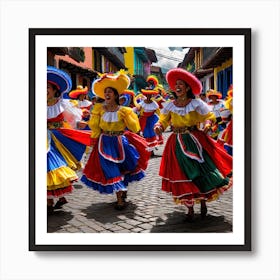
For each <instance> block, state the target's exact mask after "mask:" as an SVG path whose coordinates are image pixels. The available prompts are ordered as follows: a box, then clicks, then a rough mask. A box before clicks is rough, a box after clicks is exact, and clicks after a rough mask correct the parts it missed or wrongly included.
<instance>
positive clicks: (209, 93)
mask: <svg viewBox="0 0 280 280" xmlns="http://www.w3.org/2000/svg"><path fill="white" fill-rule="evenodd" d="M213 95H214V96H217V98H222V96H223V95H222V94H221V93H220V92H219V91H216V90H214V89H209V90H208V91H207V93H206V97H207V98H209V97H210V96H213Z"/></svg>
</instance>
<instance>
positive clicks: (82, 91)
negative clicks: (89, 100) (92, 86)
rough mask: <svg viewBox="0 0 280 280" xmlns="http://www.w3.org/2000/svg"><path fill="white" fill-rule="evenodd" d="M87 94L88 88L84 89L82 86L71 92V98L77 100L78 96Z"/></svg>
mask: <svg viewBox="0 0 280 280" xmlns="http://www.w3.org/2000/svg"><path fill="white" fill-rule="evenodd" d="M87 92H88V88H87V87H85V88H83V87H82V86H77V89H75V90H72V91H70V92H69V97H70V98H74V99H75V98H78V96H79V95H81V94H87Z"/></svg>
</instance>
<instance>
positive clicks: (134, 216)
mask: <svg viewBox="0 0 280 280" xmlns="http://www.w3.org/2000/svg"><path fill="white" fill-rule="evenodd" d="M151 35H152V36H151ZM250 36H251V31H250V29H30V30H29V42H30V45H29V54H30V56H29V58H30V60H29V80H30V89H29V92H30V98H29V104H30V113H29V122H30V143H29V145H30V189H29V198H30V204H29V220H30V221H29V222H30V223H29V224H30V227H29V250H31V251H61V250H64V251H77V250H79V251H102V250H107V251H108V250H110V251H118V250H120V251H123V250H127V251H145V250H155V251H157V250H165V251H180V250H181V251H188V250H192V251H195V250H198V251H201V250H203V251H210V250H215V251H217V250H221V251H250V250H251V236H250V232H251V218H250V212H251V200H250V187H251V186H250V184H251V177H250V176H251V174H250V164H251V162H250V134H251V132H250V131H251V127H250V125H251V124H250V111H251V107H250V106H251V105H250V102H251V100H250V95H251V92H250V91H251V89H250V84H251V82H250V79H251V69H250V57H251V50H250ZM233 89H234V95H233ZM44 90H46V91H47V92H46V93H47V97H46V96H45V95H43V93H42V92H43V91H44ZM233 108H234V110H233ZM245 128H246V129H245ZM45 143H46V144H45ZM233 143H234V144H233ZM45 186H46V187H45ZM213 233H215V234H213Z"/></svg>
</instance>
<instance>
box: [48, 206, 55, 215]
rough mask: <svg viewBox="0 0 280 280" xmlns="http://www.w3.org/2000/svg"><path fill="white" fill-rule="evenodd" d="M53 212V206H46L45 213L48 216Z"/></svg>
mask: <svg viewBox="0 0 280 280" xmlns="http://www.w3.org/2000/svg"><path fill="white" fill-rule="evenodd" d="M53 210H54V208H53V206H47V213H48V215H52V214H53Z"/></svg>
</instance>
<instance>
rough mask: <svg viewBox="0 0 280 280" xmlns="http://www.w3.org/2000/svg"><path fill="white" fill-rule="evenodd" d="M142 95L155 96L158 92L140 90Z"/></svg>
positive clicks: (154, 90)
mask: <svg viewBox="0 0 280 280" xmlns="http://www.w3.org/2000/svg"><path fill="white" fill-rule="evenodd" d="M141 92H142V93H143V94H144V95H157V94H158V91H157V90H156V89H141Z"/></svg>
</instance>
